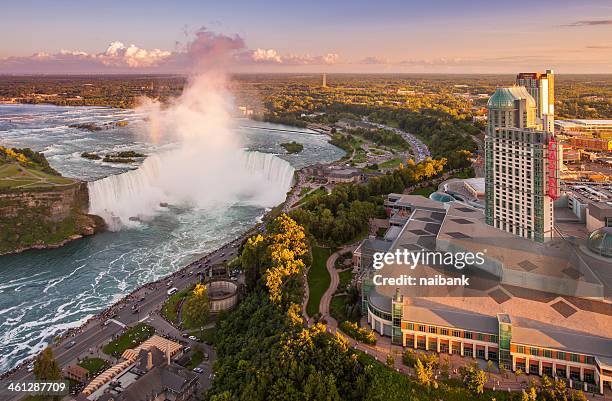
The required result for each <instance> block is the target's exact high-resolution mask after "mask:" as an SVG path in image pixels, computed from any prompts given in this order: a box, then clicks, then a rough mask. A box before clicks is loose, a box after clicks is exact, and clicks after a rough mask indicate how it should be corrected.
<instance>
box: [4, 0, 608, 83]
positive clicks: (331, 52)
mask: <svg viewBox="0 0 612 401" xmlns="http://www.w3.org/2000/svg"><path fill="white" fill-rule="evenodd" d="M288 3H289V2H283V1H280V0H271V1H261V2H258V3H257V4H253V3H251V2H246V1H242V0H240V1H234V2H218V1H212V2H198V1H195V0H194V1H178V2H170V1H156V0H151V1H146V2H145V1H140V0H137V1H131V2H125V1H124V2H119V1H117V0H110V1H106V2H104V4H100V3H97V4H95V5H94V4H87V2H77V1H68V0H58V1H55V2H44V1H40V0H33V1H29V2H27V3H26V2H12V3H10V4H6V5H3V12H2V14H3V15H2V16H1V17H0V22H1V23H0V35H2V38H3V40H2V41H1V42H0V74H6V73H9V74H20V73H23V74H34V73H49V74H57V73H182V72H186V71H188V70H189V69H190V68H193V66H194V60H195V59H196V58H197V60H198V64H199V63H200V62H201V61H202V60H206V62H207V63H209V62H211V60H213V59H217V58H219V57H220V56H219V53H218V52H219V51H220V52H222V53H223V56H222V57H223V58H224V59H225V60H224V63H226V64H227V68H228V69H229V70H231V71H232V72H310V73H312V72H327V73H339V72H353V73H359V72H361V73H384V72H387V73H402V72H404V73H514V72H515V71H520V70H542V69H545V68H554V69H555V70H556V72H557V73H559V74H564V73H565V74H570V73H612V3H611V2H607V1H603V0H585V1H581V2H575V1H570V0H556V1H554V0H542V1H538V2H531V1H526V0H518V1H515V2H512V3H508V2H507V3H499V4H498V3H495V2H490V1H484V0H473V1H452V0H441V1H436V2H425V1H412V0H407V1H399V0H398V1H395V0H382V1H376V2H372V1H370V2H366V1H359V0H357V1H352V2H349V1H344V0H340V1H336V2H329V3H328V2H322V1H319V0H315V1H312V2H309V3H303V2H300V3H295V4H288ZM203 27H205V28H203ZM194 54H196V58H194V57H193V55H194ZM215 62H216V61H215Z"/></svg>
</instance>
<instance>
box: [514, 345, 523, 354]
mask: <svg viewBox="0 0 612 401" xmlns="http://www.w3.org/2000/svg"><path fill="white" fill-rule="evenodd" d="M516 352H518V353H519V354H524V353H525V346H523V345H517V346H516Z"/></svg>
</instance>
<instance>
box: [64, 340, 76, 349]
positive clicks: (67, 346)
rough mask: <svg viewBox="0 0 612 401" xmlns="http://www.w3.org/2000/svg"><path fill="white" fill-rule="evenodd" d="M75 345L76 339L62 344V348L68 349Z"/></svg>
mask: <svg viewBox="0 0 612 401" xmlns="http://www.w3.org/2000/svg"><path fill="white" fill-rule="evenodd" d="M75 345H76V341H74V340H72V341H70V342H68V343H67V344H66V345H64V348H66V349H70V348H72V347H74V346H75Z"/></svg>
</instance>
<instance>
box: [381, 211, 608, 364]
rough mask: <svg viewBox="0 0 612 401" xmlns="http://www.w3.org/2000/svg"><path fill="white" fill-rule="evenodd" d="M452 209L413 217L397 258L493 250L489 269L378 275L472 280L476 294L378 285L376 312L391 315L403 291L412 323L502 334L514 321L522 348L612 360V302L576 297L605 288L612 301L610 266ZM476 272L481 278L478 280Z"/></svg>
mask: <svg viewBox="0 0 612 401" xmlns="http://www.w3.org/2000/svg"><path fill="white" fill-rule="evenodd" d="M446 205H447V208H448V210H447V211H444V210H442V211H439V210H424V209H415V210H413V211H412V213H411V214H410V216H409V218H408V221H407V223H406V224H405V225H404V227H403V228H402V231H401V232H400V234H399V236H398V237H397V239H396V240H395V241H394V242H393V244H392V246H391V247H390V248H389V252H395V251H396V250H398V249H399V250H401V249H408V250H413V251H418V250H421V249H430V250H434V249H436V250H438V251H442V250H452V251H454V252H458V251H459V252H460V251H472V252H481V251H483V250H486V254H485V255H486V256H485V257H486V258H487V262H488V263H487V264H486V266H487V269H486V270H481V268H476V267H473V268H470V267H466V268H464V269H463V270H457V269H455V268H452V269H449V268H448V266H444V265H423V264H418V265H417V266H416V268H415V269H414V270H410V269H409V268H408V267H407V266H406V265H398V264H392V265H386V266H384V267H383V268H382V269H381V270H376V271H375V274H381V275H382V276H383V277H385V278H395V277H399V276H400V275H407V274H411V275H415V276H417V277H433V276H434V275H442V276H445V277H455V276H457V275H461V274H466V275H467V276H468V277H470V280H471V281H470V286H469V287H468V288H465V287H452V286H446V287H445V286H435V287H429V286H428V287H426V289H424V290H421V288H418V289H415V288H416V287H411V286H408V285H391V284H388V285H376V286H375V287H374V288H373V289H372V291H371V293H370V294H371V298H370V300H371V302H372V304H373V305H374V306H376V307H378V308H379V309H381V310H383V311H387V312H390V311H391V299H392V298H393V296H394V295H395V293H396V290H397V289H398V288H399V290H400V292H401V294H402V295H403V296H404V300H405V302H406V301H407V302H406V303H405V309H404V311H405V314H404V318H405V319H407V320H410V321H419V322H423V323H430V324H437V325H441V326H445V325H446V326H448V327H453V326H456V327H463V328H466V329H472V330H480V331H485V332H492V333H497V328H496V325H497V316H498V314H507V315H508V316H509V317H510V318H511V319H512V322H513V334H514V333H517V336H516V338H513V340H514V341H517V342H521V341H523V340H524V341H525V342H526V343H527V344H532V345H541V346H548V347H550V348H555V349H568V350H569V349H573V351H574V352H582V353H586V354H592V355H604V356H611V357H612V338H610V333H612V303H611V302H610V297H609V296H608V297H606V296H602V295H601V294H600V295H599V296H598V297H596V296H593V297H592V298H591V297H588V298H587V297H584V296H577V295H576V294H581V293H583V292H585V291H586V292H587V293H588V292H589V291H591V290H599V289H601V288H603V291H604V295H605V294H607V295H609V287H610V286H611V284H612V283H611V282H610V281H612V280H608V281H606V280H605V277H609V276H610V274H609V263H606V262H605V261H601V260H597V259H596V258H594V257H591V256H589V255H586V254H583V253H582V252H578V250H577V249H576V248H575V247H574V246H569V245H568V244H567V243H565V241H562V240H553V241H550V242H547V243H544V244H541V243H536V242H532V241H529V240H526V239H523V238H521V237H518V236H514V235H512V234H509V233H506V232H505V231H502V230H498V229H496V228H494V227H491V226H489V225H487V224H486V223H485V221H484V214H483V212H482V211H480V210H478V209H475V208H472V207H469V206H466V205H464V204H463V203H460V202H449V203H447V204H446ZM436 230H437V232H436ZM591 269H593V270H591ZM475 270H477V271H478V272H479V274H476V275H474V274H473V273H474V271H475ZM594 272H596V273H597V274H595V273H594ZM602 272H603V273H602ZM606 272H607V273H606ZM480 273H481V274H480ZM606 274H607V276H606ZM553 290H554V291H553ZM585 322H589V324H588V326H587V325H585ZM491 330H494V331H491ZM530 335H534V337H533V338H534V339H533V341H531V342H529V341H527V340H528V339H529V336H530Z"/></svg>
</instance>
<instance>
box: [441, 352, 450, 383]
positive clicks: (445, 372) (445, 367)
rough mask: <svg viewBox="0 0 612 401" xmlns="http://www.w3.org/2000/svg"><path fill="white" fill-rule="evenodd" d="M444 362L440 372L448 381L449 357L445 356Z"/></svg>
mask: <svg viewBox="0 0 612 401" xmlns="http://www.w3.org/2000/svg"><path fill="white" fill-rule="evenodd" d="M443 360H444V362H442V365H441V366H440V372H441V373H442V376H444V377H446V378H447V379H448V378H449V377H450V358H449V357H448V355H444V358H443Z"/></svg>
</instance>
